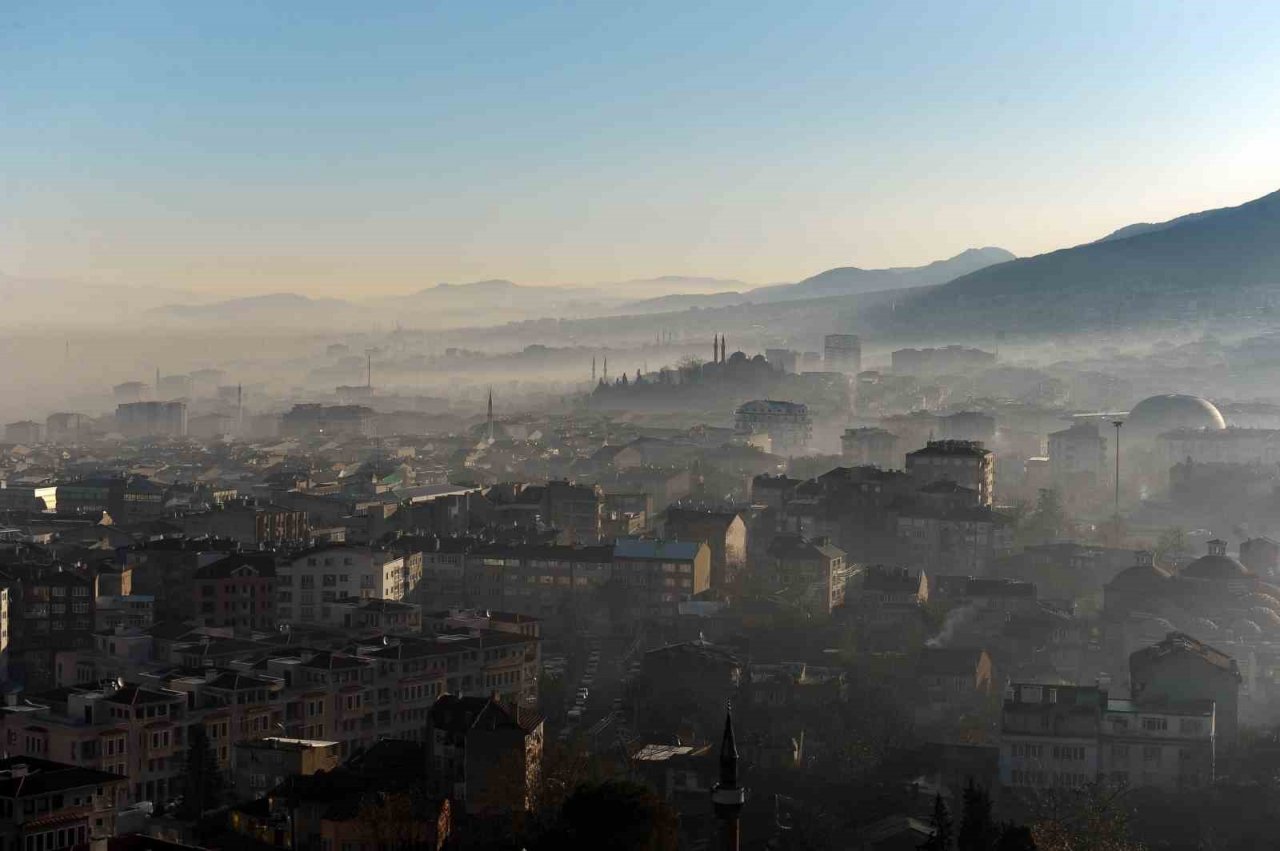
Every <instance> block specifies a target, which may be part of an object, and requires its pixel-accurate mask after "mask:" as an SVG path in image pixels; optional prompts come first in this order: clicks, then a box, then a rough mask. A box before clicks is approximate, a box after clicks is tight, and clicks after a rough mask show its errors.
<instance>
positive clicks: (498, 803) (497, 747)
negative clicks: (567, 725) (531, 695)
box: [427, 694, 543, 816]
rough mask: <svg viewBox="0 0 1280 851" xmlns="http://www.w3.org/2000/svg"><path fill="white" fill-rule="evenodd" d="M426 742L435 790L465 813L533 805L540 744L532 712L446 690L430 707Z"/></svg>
mask: <svg viewBox="0 0 1280 851" xmlns="http://www.w3.org/2000/svg"><path fill="white" fill-rule="evenodd" d="M427 743H428V749H429V754H430V764H431V767H432V769H433V772H432V773H433V775H434V777H435V778H436V779H437V782H438V783H439V784H440V785H439V786H438V788H437V791H438V792H439V793H441V794H445V795H448V796H450V797H451V798H453V799H454V800H456V801H459V802H460V803H462V804H463V805H465V807H466V811H467V812H468V813H472V814H483V815H487V816H493V815H499V814H503V813H512V812H523V811H527V810H529V809H531V808H532V806H533V796H534V794H535V790H536V788H537V785H538V780H539V777H540V773H541V770H542V747H543V721H542V718H541V716H539V715H538V714H537V713H536V712H533V711H532V710H528V709H522V708H520V707H518V706H512V705H508V704H504V703H502V702H501V701H500V700H497V699H495V698H491V697H460V696H458V695H454V694H446V695H443V696H441V697H440V699H439V700H437V701H436V703H435V705H434V706H433V707H432V708H431V712H430V714H429V726H428V739H427Z"/></svg>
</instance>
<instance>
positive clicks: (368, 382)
mask: <svg viewBox="0 0 1280 851" xmlns="http://www.w3.org/2000/svg"><path fill="white" fill-rule="evenodd" d="M364 386H365V387H366V388H368V389H369V390H372V389H373V352H372V351H370V350H365V353H364Z"/></svg>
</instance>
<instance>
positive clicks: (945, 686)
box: [916, 647, 994, 724]
mask: <svg viewBox="0 0 1280 851" xmlns="http://www.w3.org/2000/svg"><path fill="white" fill-rule="evenodd" d="M916 685H917V686H918V687H919V688H920V691H921V695H920V703H919V704H917V707H916V722H917V723H922V724H927V723H933V722H937V721H943V720H954V719H956V718H959V717H960V716H961V715H963V714H965V713H967V712H973V711H976V710H980V709H982V707H983V705H984V704H985V703H986V701H987V700H988V699H989V698H990V697H991V694H992V689H993V688H994V669H993V667H992V664H991V654H989V653H987V651H986V650H984V649H982V648H981V647H925V648H924V649H923V650H921V651H920V656H919V659H918V660H917V662H916Z"/></svg>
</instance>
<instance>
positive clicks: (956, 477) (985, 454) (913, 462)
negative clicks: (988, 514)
mask: <svg viewBox="0 0 1280 851" xmlns="http://www.w3.org/2000/svg"><path fill="white" fill-rule="evenodd" d="M907 472H908V473H909V474H910V475H911V476H912V478H913V479H915V480H916V482H917V483H918V484H919V486H920V487H924V486H926V485H930V484H933V483H934V482H955V483H956V484H958V485H960V486H962V487H966V488H969V489H971V490H973V491H976V492H977V495H978V502H979V504H981V505H984V506H990V505H991V503H992V500H993V499H994V495H995V455H994V453H992V452H991V450H990V449H987V448H985V447H984V446H983V445H982V442H981V441H976V440H930V441H929V442H928V443H926V444H925V447H924V448H923V449H917V450H915V451H914V452H908V453H907Z"/></svg>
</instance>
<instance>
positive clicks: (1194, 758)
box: [1000, 683, 1216, 791]
mask: <svg viewBox="0 0 1280 851" xmlns="http://www.w3.org/2000/svg"><path fill="white" fill-rule="evenodd" d="M1215 739H1216V730H1215V724H1214V704H1213V702H1212V701H1208V700H1200V701H1186V702H1181V703H1175V702H1169V701H1135V700H1130V699H1125V698H1111V697H1108V696H1107V693H1106V692H1105V691H1103V690H1101V689H1098V688H1094V687H1089V686H1062V685H1045V684H1037V683H1016V684H1013V685H1011V686H1010V687H1009V689H1008V690H1007V692H1006V694H1005V702H1004V708H1003V711H1002V717H1001V742H1000V781H1001V783H1002V784H1004V785H1005V786H1007V787H1012V788H1022V789H1053V788H1078V787H1081V786H1084V785H1087V784H1090V783H1095V782H1099V781H1105V782H1108V783H1111V784H1114V785H1116V786H1124V787H1151V788H1157V789H1162V790H1164V791H1183V790H1191V789H1200V788H1204V787H1206V786H1209V785H1211V784H1212V783H1213V779H1214V775H1215V761H1216V753H1215Z"/></svg>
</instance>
